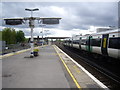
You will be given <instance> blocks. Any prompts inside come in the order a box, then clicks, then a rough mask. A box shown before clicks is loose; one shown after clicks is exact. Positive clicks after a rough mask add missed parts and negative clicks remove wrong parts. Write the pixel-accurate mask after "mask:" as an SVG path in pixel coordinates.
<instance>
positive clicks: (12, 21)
mask: <svg viewBox="0 0 120 90" xmlns="http://www.w3.org/2000/svg"><path fill="white" fill-rule="evenodd" d="M4 20H5V23H6V25H20V24H22V22H23V19H4Z"/></svg>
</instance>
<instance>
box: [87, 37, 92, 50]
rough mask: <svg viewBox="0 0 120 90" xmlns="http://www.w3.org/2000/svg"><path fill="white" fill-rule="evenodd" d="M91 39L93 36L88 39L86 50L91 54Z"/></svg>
mask: <svg viewBox="0 0 120 90" xmlns="http://www.w3.org/2000/svg"><path fill="white" fill-rule="evenodd" d="M90 38H91V36H88V37H87V39H86V50H87V51H89V52H91V46H90Z"/></svg>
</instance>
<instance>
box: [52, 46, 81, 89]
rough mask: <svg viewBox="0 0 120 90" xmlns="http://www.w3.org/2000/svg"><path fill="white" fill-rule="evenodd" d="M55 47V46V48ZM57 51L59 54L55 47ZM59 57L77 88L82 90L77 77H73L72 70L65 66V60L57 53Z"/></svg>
mask: <svg viewBox="0 0 120 90" xmlns="http://www.w3.org/2000/svg"><path fill="white" fill-rule="evenodd" d="M53 47H54V46H53ZM54 49H55V51H56V52H57V50H56V48H55V47H54ZM57 54H58V56H59V57H60V59H61V61H62V63H63V64H64V66H65V68H66V70H67V71H68V73H69V74H70V76H71V78H72V79H73V81H74V83H75V84H76V86H77V88H80V90H81V87H80V85H79V84H78V82H77V80H76V79H75V77H74V76H73V74H72V73H71V71H70V69H69V68H68V66H67V65H66V64H65V62H64V60H63V59H62V57H61V56H60V54H59V53H58V52H57Z"/></svg>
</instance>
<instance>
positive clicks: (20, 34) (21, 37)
mask: <svg viewBox="0 0 120 90" xmlns="http://www.w3.org/2000/svg"><path fill="white" fill-rule="evenodd" d="M16 39H17V42H19V43H21V42H24V41H25V36H24V32H23V31H21V30H20V31H17V33H16Z"/></svg>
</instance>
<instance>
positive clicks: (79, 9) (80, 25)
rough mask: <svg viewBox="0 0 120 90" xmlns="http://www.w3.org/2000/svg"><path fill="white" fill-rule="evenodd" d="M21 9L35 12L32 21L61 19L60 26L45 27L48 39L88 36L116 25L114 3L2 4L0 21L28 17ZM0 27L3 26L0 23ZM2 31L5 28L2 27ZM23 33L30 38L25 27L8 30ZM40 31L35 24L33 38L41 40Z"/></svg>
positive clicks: (116, 17)
mask: <svg viewBox="0 0 120 90" xmlns="http://www.w3.org/2000/svg"><path fill="white" fill-rule="evenodd" d="M25 8H31V9H32V8H39V11H35V12H34V14H33V15H34V16H35V17H61V18H62V19H61V20H60V24H58V25H46V26H45V27H44V30H49V31H48V32H47V33H48V36H72V35H73V34H79V33H83V34H85V33H89V29H90V28H91V29H93V31H95V29H94V27H107V26H116V27H117V24H118V3H117V2H2V18H15V17H29V16H30V12H29V11H25ZM2 23H3V22H2ZM3 27H11V26H6V25H5V24H4V23H3ZM12 27H13V28H16V30H23V31H24V32H25V35H26V36H30V28H28V24H25V25H20V26H12ZM41 30H42V29H41V28H40V27H39V25H38V24H37V22H36V28H34V36H38V35H39V36H41V34H40V31H41Z"/></svg>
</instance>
